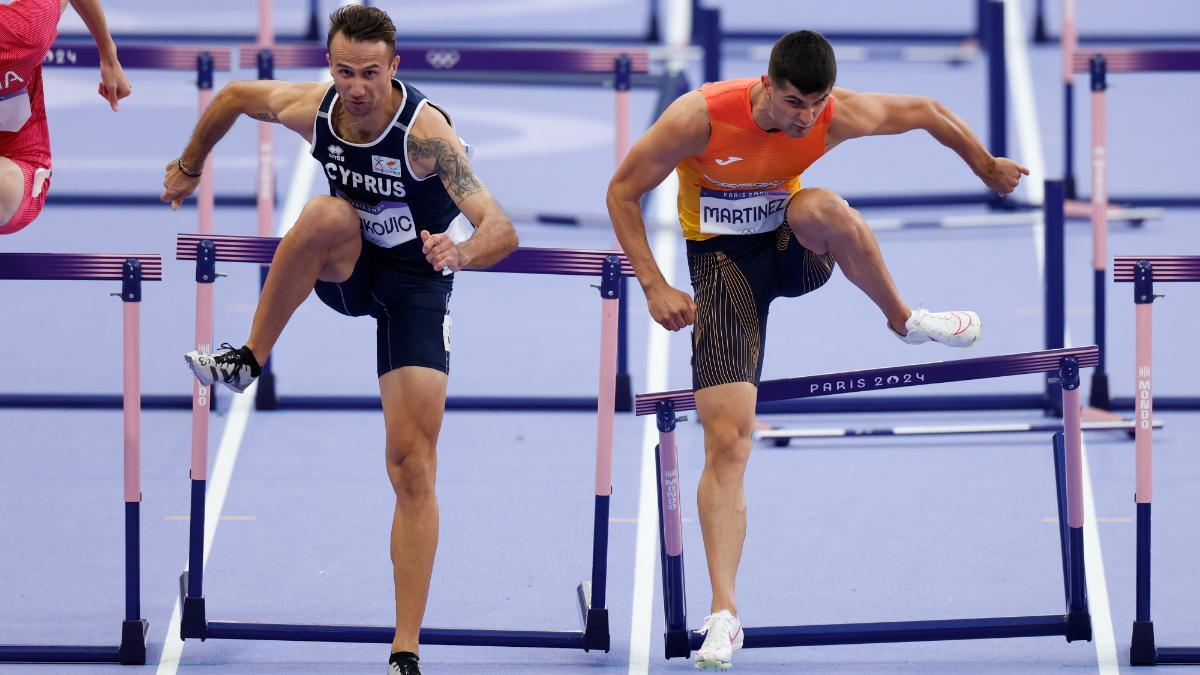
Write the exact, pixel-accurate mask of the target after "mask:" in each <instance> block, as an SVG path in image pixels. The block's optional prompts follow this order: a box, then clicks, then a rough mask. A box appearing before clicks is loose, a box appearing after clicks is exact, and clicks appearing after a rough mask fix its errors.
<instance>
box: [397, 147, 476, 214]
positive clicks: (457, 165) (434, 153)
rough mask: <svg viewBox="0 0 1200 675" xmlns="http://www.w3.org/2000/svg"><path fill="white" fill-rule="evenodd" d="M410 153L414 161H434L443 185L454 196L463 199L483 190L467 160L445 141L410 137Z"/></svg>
mask: <svg viewBox="0 0 1200 675" xmlns="http://www.w3.org/2000/svg"><path fill="white" fill-rule="evenodd" d="M408 151H409V152H410V153H411V155H412V159H414V160H421V159H428V158H430V157H432V158H433V159H434V162H435V165H436V167H437V173H438V175H439V176H441V178H442V184H443V185H445V186H446V191H447V192H450V193H451V195H452V196H454V197H457V198H458V199H462V198H463V197H466V196H467V195H470V194H473V193H475V192H478V191H480V190H482V189H483V184H482V183H480V182H479V179H478V178H476V177H475V172H474V171H472V170H471V164H470V162H468V161H467V158H466V157H464V156H463V154H462V153H461V152H459V151H458V150H456V149H455V148H453V147H452V146H451V145H450V144H449V143H447V142H446V141H445V140H443V139H441V138H417V137H416V136H409V137H408Z"/></svg>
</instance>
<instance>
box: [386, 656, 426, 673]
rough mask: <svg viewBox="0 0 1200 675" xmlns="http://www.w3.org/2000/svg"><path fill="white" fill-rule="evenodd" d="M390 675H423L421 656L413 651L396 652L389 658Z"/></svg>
mask: <svg viewBox="0 0 1200 675" xmlns="http://www.w3.org/2000/svg"><path fill="white" fill-rule="evenodd" d="M388 675H421V658H420V657H419V656H417V655H416V654H414V653H412V652H396V653H394V654H392V657H391V658H390V659H388Z"/></svg>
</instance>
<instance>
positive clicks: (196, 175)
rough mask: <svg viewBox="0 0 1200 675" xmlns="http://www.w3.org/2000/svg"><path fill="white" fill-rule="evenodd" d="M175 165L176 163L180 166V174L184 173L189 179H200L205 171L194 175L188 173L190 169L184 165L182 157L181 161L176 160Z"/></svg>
mask: <svg viewBox="0 0 1200 675" xmlns="http://www.w3.org/2000/svg"><path fill="white" fill-rule="evenodd" d="M175 163H176V164H177V165H179V171H180V173H182V174H183V175H185V176H187V177H188V178H199V177H200V175H201V174H203V173H204V171H203V170H200V171H197V172H196V173H192V172H191V171H188V168H187V167H186V166H184V165H183V158H182V157H180V158H179V159H177V160H175Z"/></svg>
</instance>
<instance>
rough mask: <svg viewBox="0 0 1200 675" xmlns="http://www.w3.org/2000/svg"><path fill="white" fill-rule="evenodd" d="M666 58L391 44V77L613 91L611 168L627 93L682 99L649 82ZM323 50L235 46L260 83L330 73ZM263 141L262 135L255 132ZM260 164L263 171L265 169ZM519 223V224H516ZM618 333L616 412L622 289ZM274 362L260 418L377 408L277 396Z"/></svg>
mask: <svg viewBox="0 0 1200 675" xmlns="http://www.w3.org/2000/svg"><path fill="white" fill-rule="evenodd" d="M667 52H670V50H666V51H664V50H656V49H652V48H648V47H643V48H637V47H585V48H563V47H545V46H519V47H513V46H488V45H484V46H478V45H475V46H472V45H447V46H417V45H412V44H408V43H397V45H396V55H397V56H399V58H400V67H399V69H398V70H397V72H396V77H397V78H399V79H401V80H405V81H412V82H416V83H420V82H446V83H463V84H467V83H470V84H523V85H558V86H584V87H596V86H599V87H603V88H607V89H611V90H612V91H613V99H614V114H613V119H614V130H615V136H616V142H615V152H614V156H615V164H620V162H621V160H622V159H623V158H624V156H625V153H626V152H627V151H628V148H629V144H630V112H629V111H630V100H629V94H630V91H631V90H632V89H652V90H656V91H657V92H658V94H659V101H658V103H657V106H656V113H655V116H656V117H657V115H658V114H659V113H661V112H662V110H664V109H665V108H666V106H667V105H668V104H669V103H670V102H671V101H672V100H674V99H675V98H676V97H677V96H679V95H680V94H682V93H684V92H685V91H687V81H686V79H685V78H683V76H682V75H678V74H674V75H671V74H668V75H664V74H655V73H652V72H651V65H652V63H655V62H656V60H659V59H661V58H662V54H664V53H667ZM325 54H326V50H325V46H324V45H308V44H285V45H273V46H266V47H264V46H260V45H241V46H240V47H239V49H238V55H239V56H238V58H239V61H238V63H239V65H240V66H241V67H243V68H257V69H258V76H259V78H260V79H272V78H274V77H275V70H276V69H286V68H328V66H329V64H328V62H327V61H326V57H325ZM260 133H261V132H260ZM260 154H262V155H263V159H260V164H259V167H260V169H259V183H260V184H261V185H266V184H268V183H269V182H270V168H269V154H270V153H269V151H268V152H266V153H260ZM264 161H265V162H266V163H267V165H266V168H263V167H264V163H263V162H264ZM522 215H523V216H524V219H525V220H533V221H538V220H541V219H542V218H543V217H544V218H545V219H546V220H549V221H557V222H561V221H563V220H564V219H569V218H571V217H570V216H564V215H562V214H544V215H543V214H537V213H525V214H522ZM272 216H273V213H271V211H270V210H269V209H265V208H264V207H260V210H259V221H258V222H259V235H260V236H266V235H267V234H269V233H270V232H269V231H270V218H271V217H272ZM514 220H517V218H514ZM266 273H267V270H266V268H265V267H264V268H263V270H262V272H261V277H260V283H263V282H265V279H266ZM620 283H621V284H622V289H621V293H620V297H621V306H620V312H621V316H622V321H621V322H620V326H621V328H620V330H621V333H620V335H619V337H618V350H617V375H616V377H617V379H618V382H617V410H618V411H622V412H626V411H629V410H631V409H632V405H633V387H632V384H631V381H630V376H629V368H628V361H629V359H628V340H627V336H626V328H625V327H626V325H627V322H626V321H625V320H624V317H625V316H626V308H625V296H626V288H625V285H624V284H625V283H626V282H625V281H624V279H622V281H621V282H620ZM275 371H276V368H275V358H274V356H272V357H271V358H269V359H268V360H267V363H266V364H264V366H263V374H262V376H261V377H260V378H259V387H258V389H257V392H256V394H255V407H256V408H258V409H260V410H275V409H318V408H320V409H323V408H337V409H343V410H345V409H372V408H374V407H375V406H376V401H375V399H374V398H372V397H368V398H362V397H355V396H345V397H337V398H330V397H320V396H303V395H292V396H284V395H281V394H280V393H279V384H278V379H277V377H276V372H275ZM446 406H447V409H451V410H453V409H459V408H463V407H469V408H471V409H476V410H479V409H490V410H514V409H538V410H590V409H592V408H594V407H595V406H596V400H595V398H593V397H577V396H556V397H537V398H533V397H522V398H514V397H490V398H488V397H474V398H472V399H470V400H468V399H464V398H463V397H458V396H453V397H450V398H449V399H448V400H447V402H446Z"/></svg>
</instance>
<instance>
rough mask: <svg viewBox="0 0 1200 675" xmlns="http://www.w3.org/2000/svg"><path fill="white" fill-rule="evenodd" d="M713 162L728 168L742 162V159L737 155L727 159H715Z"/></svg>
mask: <svg viewBox="0 0 1200 675" xmlns="http://www.w3.org/2000/svg"><path fill="white" fill-rule="evenodd" d="M713 161H714V162H716V163H717V164H718V165H720V166H726V165H728V164H733V163H734V162H740V161H742V158H741V157H738V156H737V155H733V156H730V157H726V158H725V159H714V160H713Z"/></svg>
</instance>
